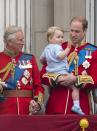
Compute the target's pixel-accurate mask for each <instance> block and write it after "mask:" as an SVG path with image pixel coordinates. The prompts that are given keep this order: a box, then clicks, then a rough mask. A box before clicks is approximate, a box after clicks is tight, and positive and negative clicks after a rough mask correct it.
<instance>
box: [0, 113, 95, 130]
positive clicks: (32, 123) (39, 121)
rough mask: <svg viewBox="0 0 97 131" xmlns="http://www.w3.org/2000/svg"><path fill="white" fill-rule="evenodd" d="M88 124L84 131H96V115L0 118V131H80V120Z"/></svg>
mask: <svg viewBox="0 0 97 131" xmlns="http://www.w3.org/2000/svg"><path fill="white" fill-rule="evenodd" d="M83 118H86V119H87V120H88V122H89V126H88V128H86V129H85V131H97V115H91V116H79V115H65V116H64V115H40V116H39V115H37V116H2V115H1V116H0V131H82V128H81V127H80V124H79V123H80V120H81V119H83Z"/></svg>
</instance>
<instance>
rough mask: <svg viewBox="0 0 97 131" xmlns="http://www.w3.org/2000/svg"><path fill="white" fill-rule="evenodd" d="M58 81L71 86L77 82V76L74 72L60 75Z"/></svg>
mask: <svg viewBox="0 0 97 131" xmlns="http://www.w3.org/2000/svg"><path fill="white" fill-rule="evenodd" d="M57 82H58V83H59V84H60V85H63V86H70V85H73V84H75V83H76V82H77V77H76V76H74V75H73V74H68V75H67V76H64V75H60V76H59V77H58V79H57Z"/></svg>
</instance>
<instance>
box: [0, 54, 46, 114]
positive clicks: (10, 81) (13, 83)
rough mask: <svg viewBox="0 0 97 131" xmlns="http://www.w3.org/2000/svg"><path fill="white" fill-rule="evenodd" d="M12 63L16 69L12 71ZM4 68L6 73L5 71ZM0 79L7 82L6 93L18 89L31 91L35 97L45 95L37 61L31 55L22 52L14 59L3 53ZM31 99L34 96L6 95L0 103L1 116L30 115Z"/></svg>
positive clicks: (1, 55)
mask: <svg viewBox="0 0 97 131" xmlns="http://www.w3.org/2000/svg"><path fill="white" fill-rule="evenodd" d="M12 61H13V62H12ZM12 63H13V66H14V68H13V69H12V70H10V67H11V66H10V65H11V64H12ZM13 66H12V67H13ZM12 67H11V68H12ZM4 68H5V71H3V69H4ZM8 70H9V72H8V74H7V73H6V72H7V71H8ZM0 79H1V81H3V82H5V88H4V91H6V90H16V89H17V90H26V91H27V90H29V91H31V92H33V95H34V97H38V95H39V94H43V92H44V90H43V88H42V85H41V81H40V74H39V70H38V67H37V64H36V59H35V57H34V56H33V55H31V54H23V53H22V52H20V53H19V54H18V55H17V56H16V57H14V58H12V57H10V56H8V55H6V54H5V53H4V52H1V53H0ZM0 99H1V98H0ZM31 99H33V96H30V97H21V96H20V97H11V96H10V97H6V95H4V100H1V101H0V114H4V115H5V114H18V115H19V114H21V115H23V114H28V113H29V102H30V100H31Z"/></svg>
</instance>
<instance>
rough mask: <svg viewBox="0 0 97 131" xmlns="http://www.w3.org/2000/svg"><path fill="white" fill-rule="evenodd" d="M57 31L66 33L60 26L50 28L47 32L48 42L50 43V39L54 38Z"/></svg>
mask: <svg viewBox="0 0 97 131" xmlns="http://www.w3.org/2000/svg"><path fill="white" fill-rule="evenodd" d="M56 30H60V31H62V32H63V33H64V30H63V29H62V28H60V27H58V26H51V27H49V28H48V30H47V32H46V36H47V41H48V42H49V38H52V37H53V36H54V33H55V31H56Z"/></svg>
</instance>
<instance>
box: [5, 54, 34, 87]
mask: <svg viewBox="0 0 97 131" xmlns="http://www.w3.org/2000/svg"><path fill="white" fill-rule="evenodd" d="M31 58H32V55H31V54H22V56H21V57H20V59H19V61H23V60H24V61H27V60H31ZM24 71H25V69H20V68H19V63H17V65H16V67H15V75H14V78H13V77H12V76H10V78H9V79H8V80H7V81H6V84H7V88H8V89H15V88H16V85H17V81H19V79H20V78H21V77H22V75H23V73H24Z"/></svg>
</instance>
